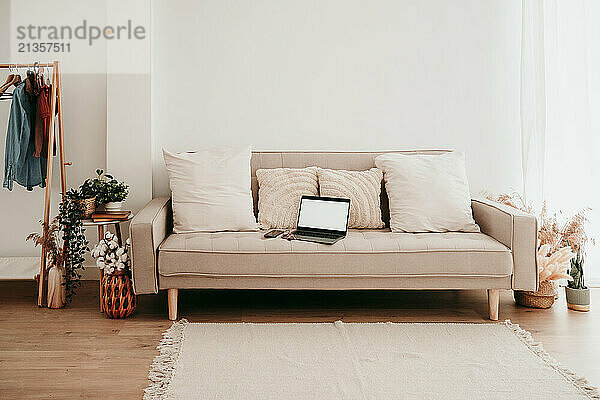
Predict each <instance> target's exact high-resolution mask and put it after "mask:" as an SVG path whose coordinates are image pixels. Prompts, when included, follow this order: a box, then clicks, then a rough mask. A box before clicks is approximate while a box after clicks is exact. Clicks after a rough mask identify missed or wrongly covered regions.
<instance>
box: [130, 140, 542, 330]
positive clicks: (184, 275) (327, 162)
mask: <svg viewBox="0 0 600 400" xmlns="http://www.w3.org/2000/svg"><path fill="white" fill-rule="evenodd" d="M439 152H440V151H418V152H417V151H414V152H402V153H439ZM379 154H382V153H356V152H354V153H344V152H255V153H253V155H252V192H253V196H254V208H255V212H257V201H258V199H257V197H258V196H257V194H258V187H257V186H258V185H257V181H256V176H255V171H256V170H257V169H259V168H279V167H290V168H303V167H307V166H319V167H322V168H332V169H347V170H366V169H369V168H372V167H374V165H375V163H374V159H375V157H376V156H378V155H379ZM381 200H382V213H383V218H384V221H386V222H387V221H388V219H389V211H388V206H387V204H388V201H387V196H386V193H385V189H383V190H382V195H381ZM472 206H473V214H474V218H475V221H476V222H477V224H479V226H480V227H481V230H482V233H460V232H449V233H419V234H411V233H392V232H390V231H389V229H381V230H350V231H349V233H348V236H347V237H346V238H345V239H343V240H341V241H339V242H338V243H336V244H334V245H332V246H327V245H322V244H316V243H310V242H302V241H287V240H284V239H280V238H277V239H263V237H262V236H263V233H264V231H263V232H217V233H191V234H173V233H172V232H171V229H172V211H171V206H170V199H169V198H168V197H162V198H156V199H153V200H152V201H150V202H149V203H148V204H147V205H146V206H145V207H144V208H143V209H142V210H141V211H140V212H139V213H137V215H136V216H135V218H134V219H133V220H132V222H131V225H130V237H131V240H132V271H133V283H134V288H135V292H136V293H137V294H144V293H157V292H158V291H159V290H162V289H166V290H168V301H169V318H170V319H172V320H174V319H176V318H177V296H178V289H192V288H193V289H201V288H218V289H223V288H230V289H327V290H330V289H335V290H350V289H487V290H488V305H489V315H490V319H492V320H496V319H498V302H499V300H498V299H499V298H498V290H499V289H521V290H536V288H537V285H538V282H537V279H538V273H537V264H536V230H537V225H536V219H535V218H534V217H533V216H531V215H529V214H525V213H523V212H520V211H518V210H515V209H513V208H511V207H507V206H503V205H499V204H496V203H492V202H489V201H486V200H473V201H472Z"/></svg>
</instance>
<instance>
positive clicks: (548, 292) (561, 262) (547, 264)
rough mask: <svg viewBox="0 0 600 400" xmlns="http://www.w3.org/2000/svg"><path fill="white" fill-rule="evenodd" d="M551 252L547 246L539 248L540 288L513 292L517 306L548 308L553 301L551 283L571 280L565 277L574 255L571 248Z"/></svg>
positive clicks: (553, 291) (553, 295)
mask: <svg viewBox="0 0 600 400" xmlns="http://www.w3.org/2000/svg"><path fill="white" fill-rule="evenodd" d="M551 251H552V249H551V246H550V245H549V244H544V245H542V246H540V248H539V250H538V254H537V261H538V268H539V282H540V286H539V288H538V290H536V291H535V292H534V291H525V290H515V292H514V295H515V301H516V302H517V303H518V304H520V305H522V306H526V307H533V308H550V307H552V305H553V304H554V300H555V290H554V287H553V285H552V282H555V281H557V280H559V279H567V280H569V279H571V277H570V276H569V275H567V270H568V268H569V263H570V260H571V259H572V258H573V255H574V254H573V252H572V251H571V247H569V246H566V247H562V248H561V249H559V250H557V251H555V252H553V253H552V252H551Z"/></svg>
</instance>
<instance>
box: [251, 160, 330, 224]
mask: <svg viewBox="0 0 600 400" xmlns="http://www.w3.org/2000/svg"><path fill="white" fill-rule="evenodd" d="M256 179H257V180H258V223H259V224H260V226H261V228H264V229H273V228H276V229H293V228H295V227H296V225H297V224H298V210H299V208H300V199H301V198H302V196H303V195H306V196H316V195H317V193H318V190H319V189H318V184H317V168H316V167H308V168H301V169H296V168H273V169H259V170H257V171H256Z"/></svg>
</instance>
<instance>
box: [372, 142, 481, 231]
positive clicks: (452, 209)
mask: <svg viewBox="0 0 600 400" xmlns="http://www.w3.org/2000/svg"><path fill="white" fill-rule="evenodd" d="M375 165H377V168H380V169H381V170H383V175H384V179H385V189H386V191H387V194H388V198H389V199H390V228H391V229H392V232H448V231H462V232H479V226H477V224H476V223H475V220H474V219H473V211H472V210H471V195H470V193H469V182H468V181H467V172H466V169H465V157H464V155H463V154H462V153H460V152H457V151H453V152H448V153H444V154H440V155H428V154H419V155H404V154H393V153H391V154H384V155H381V156H378V157H376V158H375Z"/></svg>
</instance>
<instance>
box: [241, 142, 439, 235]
mask: <svg viewBox="0 0 600 400" xmlns="http://www.w3.org/2000/svg"><path fill="white" fill-rule="evenodd" d="M448 151H450V150H408V151H385V152H320V151H255V152H252V161H251V163H250V164H251V169H252V197H253V199H254V214H255V215H258V182H257V179H256V170H257V169H261V168H306V167H321V168H329V169H345V170H349V171H364V170H367V169H369V168H374V167H375V157H377V156H379V155H381V154H386V153H400V154H441V153H445V152H448ZM381 213H382V217H383V221H384V222H385V224H386V225H388V224H389V218H390V212H389V208H388V198H387V194H386V192H385V185H384V187H383V188H382V190H381Z"/></svg>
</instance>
